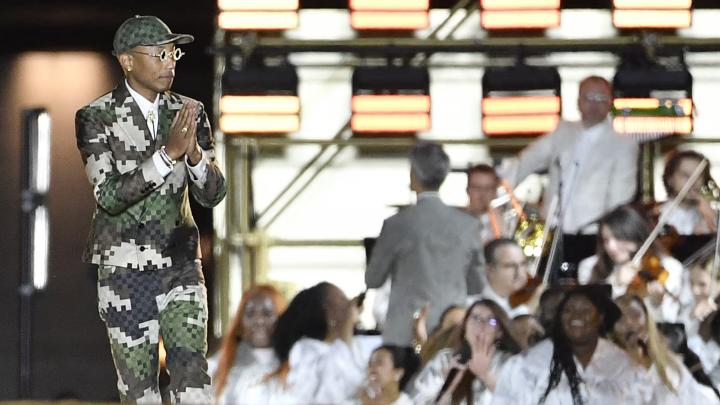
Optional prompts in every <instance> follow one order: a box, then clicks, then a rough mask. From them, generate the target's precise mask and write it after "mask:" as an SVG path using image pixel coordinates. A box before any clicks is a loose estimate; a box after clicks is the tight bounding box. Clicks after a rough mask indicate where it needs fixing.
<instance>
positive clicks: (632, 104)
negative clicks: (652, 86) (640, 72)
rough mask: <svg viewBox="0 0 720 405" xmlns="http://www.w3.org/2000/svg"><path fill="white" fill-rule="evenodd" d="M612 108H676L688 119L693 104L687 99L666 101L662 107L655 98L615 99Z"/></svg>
mask: <svg viewBox="0 0 720 405" xmlns="http://www.w3.org/2000/svg"><path fill="white" fill-rule="evenodd" d="M613 106H614V107H615V109H616V110H619V111H620V110H624V109H631V110H638V109H640V110H651V109H658V108H660V107H661V106H664V107H666V108H668V109H671V108H674V107H676V106H677V107H680V108H681V109H682V115H684V116H688V117H689V116H691V115H692V112H693V103H692V100H691V99H689V98H683V99H680V100H666V101H664V102H663V103H662V105H661V103H660V100H659V99H657V98H616V99H615V100H613Z"/></svg>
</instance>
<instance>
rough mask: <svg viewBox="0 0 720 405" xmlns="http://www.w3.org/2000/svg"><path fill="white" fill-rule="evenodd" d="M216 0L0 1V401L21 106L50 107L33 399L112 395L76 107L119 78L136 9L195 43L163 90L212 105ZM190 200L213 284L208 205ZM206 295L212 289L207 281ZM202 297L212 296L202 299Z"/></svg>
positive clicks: (6, 396) (11, 366) (14, 345)
mask: <svg viewBox="0 0 720 405" xmlns="http://www.w3.org/2000/svg"><path fill="white" fill-rule="evenodd" d="M215 7H216V6H215V2H214V1H187V0H175V1H172V2H170V1H152V2H147V1H132V0H131V1H123V2H115V1H112V2H110V1H97V0H65V1H51V0H45V1H40V0H24V1H16V0H9V1H8V0H5V1H3V6H2V12H0V38H3V45H2V47H0V179H2V180H1V181H0V224H1V225H2V226H1V228H0V257H1V258H2V263H3V266H2V281H0V308H2V310H0V401H1V400H12V399H16V398H18V379H19V376H18V343H19V332H18V295H17V288H18V284H19V283H18V279H19V265H20V227H19V222H20V221H19V219H20V213H19V209H20V206H19V202H20V195H19V191H20V159H21V158H20V156H21V145H22V139H21V133H20V114H21V111H22V109H23V108H28V107H37V106H44V107H46V108H48V110H49V112H50V114H51V119H52V126H53V149H52V177H51V191H50V195H49V211H50V226H51V241H50V274H51V276H50V280H49V283H48V288H47V289H46V290H45V291H43V292H41V293H39V294H38V295H36V296H35V302H34V311H33V324H34V332H35V333H34V340H33V345H32V355H33V383H32V397H33V398H36V399H54V398H58V397H63V396H65V397H68V396H74V397H77V398H79V399H82V400H105V401H111V400H116V399H117V394H116V388H115V385H116V378H115V372H114V368H113V366H112V360H111V357H110V354H109V346H108V342H107V337H106V334H105V328H104V326H103V324H102V322H101V321H100V319H99V318H98V315H97V304H96V289H95V274H94V272H93V269H92V268H90V267H89V266H88V265H86V264H83V263H82V262H81V261H80V254H81V252H82V248H83V246H84V243H85V237H86V236H87V232H88V229H89V224H90V219H91V216H92V211H93V209H94V200H93V197H92V190H91V188H90V185H89V183H88V181H87V179H86V177H85V173H84V169H83V166H82V162H81V160H80V156H79V153H78V152H77V149H76V146H75V134H74V122H73V120H74V111H75V110H76V109H77V108H79V107H80V106H82V105H83V104H85V103H87V102H89V101H91V100H92V99H94V98H95V97H98V96H100V95H102V94H104V93H105V92H107V91H109V90H110V89H111V88H112V87H114V85H115V84H116V81H117V80H118V78H119V77H120V71H119V69H118V68H117V67H116V62H115V60H114V59H113V58H112V56H111V55H110V50H111V49H112V38H113V34H114V32H115V29H116V28H117V26H119V25H120V23H121V22H122V21H124V20H125V19H126V18H128V17H131V16H132V15H134V14H152V15H157V16H159V17H160V18H162V19H163V20H164V21H165V22H166V23H167V24H168V25H169V26H170V27H171V29H173V30H174V31H176V32H182V33H190V34H193V35H194V36H195V38H196V41H195V43H193V44H190V45H185V46H183V50H185V51H186V52H187V55H186V56H185V57H184V58H183V60H182V61H181V62H180V63H179V64H178V67H177V77H176V80H175V84H174V86H173V90H175V91H178V92H180V93H182V94H186V95H188V96H191V97H193V98H197V99H199V100H201V101H203V102H204V103H205V105H206V106H207V110H208V112H209V113H212V85H213V78H212V72H213V66H212V58H211V56H210V55H209V54H208V53H207V52H206V51H207V48H208V47H209V46H210V45H211V38H212V36H213V33H214V31H213V30H214V28H213V24H214V18H215ZM193 208H194V213H195V218H196V220H197V222H198V225H199V226H200V228H201V234H202V239H203V255H204V258H205V260H204V267H205V273H206V281H207V285H208V287H209V289H210V290H211V287H212V278H213V277H212V276H213V265H212V260H211V256H212V249H211V240H212V218H211V211H210V210H205V209H198V208H197V207H193ZM209 292H210V293H212V291H209ZM211 302H212V301H211Z"/></svg>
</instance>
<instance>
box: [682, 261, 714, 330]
mask: <svg viewBox="0 0 720 405" xmlns="http://www.w3.org/2000/svg"><path fill="white" fill-rule="evenodd" d="M711 266H712V258H711V259H709V260H706V261H705V262H704V263H702V262H701V263H697V264H695V265H693V266H691V267H690V268H689V269H688V271H689V276H690V277H689V279H690V280H689V281H690V292H691V295H692V298H691V299H690V300H687V302H684V303H683V305H682V308H681V309H680V321H681V322H683V323H684V324H685V330H686V331H687V334H688V337H691V336H694V335H696V334H697V333H698V329H699V326H700V323H701V322H702V321H703V320H704V319H705V318H706V317H707V316H708V315H710V314H711V313H712V312H713V311H715V310H717V303H716V302H715V297H712V296H711V294H712V292H711V290H712V288H711V284H712V276H711V275H710V269H711Z"/></svg>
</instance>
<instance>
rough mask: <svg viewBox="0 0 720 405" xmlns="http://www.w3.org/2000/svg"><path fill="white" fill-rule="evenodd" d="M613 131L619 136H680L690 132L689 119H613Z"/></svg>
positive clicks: (690, 121)
mask: <svg viewBox="0 0 720 405" xmlns="http://www.w3.org/2000/svg"><path fill="white" fill-rule="evenodd" d="M613 127H614V128H615V131H617V132H619V133H621V134H682V135H687V134H689V133H691V132H692V118H690V117H615V118H614V119H613Z"/></svg>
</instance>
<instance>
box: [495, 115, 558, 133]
mask: <svg viewBox="0 0 720 405" xmlns="http://www.w3.org/2000/svg"><path fill="white" fill-rule="evenodd" d="M558 122H560V116H559V115H557V114H547V115H517V116H512V115H506V116H485V117H483V119H482V129H483V133H485V135H486V136H497V135H517V134H542V133H546V132H550V131H552V130H554V129H555V127H557V124H558Z"/></svg>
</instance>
